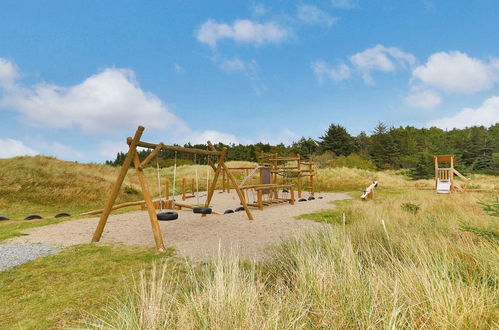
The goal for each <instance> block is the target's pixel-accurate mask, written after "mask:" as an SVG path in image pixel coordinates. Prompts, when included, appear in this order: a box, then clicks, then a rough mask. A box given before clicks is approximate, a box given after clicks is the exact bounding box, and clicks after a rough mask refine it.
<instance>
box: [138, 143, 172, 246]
mask: <svg viewBox="0 0 499 330" xmlns="http://www.w3.org/2000/svg"><path fill="white" fill-rule="evenodd" d="M133 163H134V165H135V168H136V169H137V176H138V177H139V181H140V185H141V187H142V192H143V193H144V200H145V202H146V206H147V212H148V213H149V219H150V220H151V229H152V233H153V235H154V241H155V242H156V249H157V250H158V252H165V251H166V249H165V245H164V243H163V235H162V234H161V229H160V228H159V223H158V217H157V215H156V209H155V208H154V203H153V202H152V199H151V194H150V193H149V188H148V187H147V179H146V176H145V174H144V171H143V170H142V169H141V168H140V159H139V155H137V153H136V152H135V153H134V156H133Z"/></svg>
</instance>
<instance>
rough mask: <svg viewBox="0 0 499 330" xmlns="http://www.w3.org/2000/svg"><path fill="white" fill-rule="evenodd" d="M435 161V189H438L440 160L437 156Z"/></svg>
mask: <svg viewBox="0 0 499 330" xmlns="http://www.w3.org/2000/svg"><path fill="white" fill-rule="evenodd" d="M433 159H434V161H435V189H437V185H438V158H437V156H433Z"/></svg>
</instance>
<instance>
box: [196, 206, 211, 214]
mask: <svg viewBox="0 0 499 330" xmlns="http://www.w3.org/2000/svg"><path fill="white" fill-rule="evenodd" d="M211 211H212V210H211V207H199V206H198V207H194V208H192V212H193V213H197V214H211Z"/></svg>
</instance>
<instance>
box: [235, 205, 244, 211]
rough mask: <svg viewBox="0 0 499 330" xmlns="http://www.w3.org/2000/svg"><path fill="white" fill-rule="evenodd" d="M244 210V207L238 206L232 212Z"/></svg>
mask: <svg viewBox="0 0 499 330" xmlns="http://www.w3.org/2000/svg"><path fill="white" fill-rule="evenodd" d="M241 211H244V207H242V206H239V207H238V208H237V209H235V210H234V212H241Z"/></svg>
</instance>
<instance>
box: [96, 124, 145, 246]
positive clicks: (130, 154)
mask: <svg viewBox="0 0 499 330" xmlns="http://www.w3.org/2000/svg"><path fill="white" fill-rule="evenodd" d="M143 132H144V127H143V126H139V127H138V128H137V131H136V132H135V135H134V137H133V138H131V137H129V138H128V139H129V141H130V146H129V148H128V153H127V155H126V157H125V160H124V162H123V165H122V166H121V170H120V173H119V175H118V178H117V179H116V182H115V183H114V186H113V190H112V191H111V195H110V196H109V199H108V201H107V202H106V205H105V207H104V211H103V212H102V215H101V217H100V219H99V223H98V224H97V228H95V232H94V235H93V237H92V242H93V243H95V242H98V241H100V239H101V237H102V232H103V231H104V227H105V226H106V223H107V219H108V218H109V214H111V209H112V208H113V205H114V203H115V202H116V198H117V197H118V194H119V192H120V189H121V186H122V185H123V181H124V180H125V176H126V174H127V172H128V169H129V168H130V165H131V164H132V158H133V157H134V155H135V154H136V153H137V151H136V146H137V143H138V142H139V141H140V138H141V137H142V133H143Z"/></svg>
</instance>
